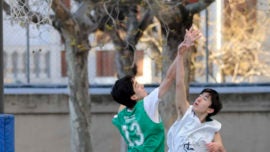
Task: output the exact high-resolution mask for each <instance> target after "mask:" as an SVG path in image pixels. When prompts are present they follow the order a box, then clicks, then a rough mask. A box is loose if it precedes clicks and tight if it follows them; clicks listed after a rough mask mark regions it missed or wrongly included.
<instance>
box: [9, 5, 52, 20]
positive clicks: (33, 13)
mask: <svg viewBox="0 0 270 152" xmlns="http://www.w3.org/2000/svg"><path fill="white" fill-rule="evenodd" d="M22 1H23V0H7V3H9V5H10V10H11V16H10V19H11V20H12V21H15V22H19V23H33V24H36V25H40V24H44V23H49V24H50V23H51V19H50V14H52V13H51V4H52V0H26V1H25V3H22ZM33 18H36V20H35V22H32V19H33Z"/></svg>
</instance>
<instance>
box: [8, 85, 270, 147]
mask: <svg viewBox="0 0 270 152" xmlns="http://www.w3.org/2000/svg"><path fill="white" fill-rule="evenodd" d="M267 88H269V87H268V86H267ZM192 89H193V90H192ZM223 89H224V88H221V89H219V88H218V89H217V90H218V91H219V92H221V98H222V101H223V103H224V109H223V110H222V112H221V113H220V114H219V115H218V116H216V117H215V118H216V119H217V120H219V121H221V122H222V124H223V126H222V130H221V134H222V137H223V142H224V145H225V147H226V149H227V151H228V152H269V149H270V144H269V141H270V131H269V126H270V94H269V92H268V91H258V89H257V88H253V87H251V88H248V89H247V90H249V91H248V92H247V91H243V90H242V91H239V89H238V91H237V87H234V88H233V89H232V90H233V91H227V92H226V91H224V90H223ZM254 89H255V90H254ZM191 90H192V91H191V93H192V94H191V96H190V98H191V100H193V99H194V98H195V97H196V96H197V93H198V91H196V90H201V88H195V89H194V88H192V87H191ZM225 90H230V89H225ZM241 92H242V93H241ZM93 94H94V93H93ZM4 99H5V113H12V114H15V149H16V152H69V151H70V129H69V115H68V96H67V95H66V94H41V93H40V94H36V93H35V94H12V93H9V94H5V96H4ZM91 99H92V112H93V119H92V134H93V147H94V151H95V152H119V151H120V136H119V134H118V131H117V130H116V129H115V128H114V127H113V125H112V124H111V118H112V117H113V115H114V114H115V112H116V111H117V108H118V105H117V104H116V103H114V102H113V101H112V99H111V97H110V96H109V95H108V93H105V94H100V93H99V94H95V95H92V96H91Z"/></svg>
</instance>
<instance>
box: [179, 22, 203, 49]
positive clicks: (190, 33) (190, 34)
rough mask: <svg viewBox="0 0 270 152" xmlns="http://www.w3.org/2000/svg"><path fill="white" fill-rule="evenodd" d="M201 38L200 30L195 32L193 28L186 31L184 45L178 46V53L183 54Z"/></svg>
mask: <svg viewBox="0 0 270 152" xmlns="http://www.w3.org/2000/svg"><path fill="white" fill-rule="evenodd" d="M200 37H201V32H200V31H199V30H195V29H193V28H192V27H191V28H190V29H189V30H186V34H185V38H184V41H183V42H182V43H180V44H179V46H178V52H179V53H180V54H183V53H184V52H185V50H186V48H189V47H191V46H192V45H194V42H195V41H196V40H197V39H199V38H200Z"/></svg>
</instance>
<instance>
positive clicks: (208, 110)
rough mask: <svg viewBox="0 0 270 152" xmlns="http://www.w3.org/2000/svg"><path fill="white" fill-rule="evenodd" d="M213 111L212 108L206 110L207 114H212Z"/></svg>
mask: <svg viewBox="0 0 270 152" xmlns="http://www.w3.org/2000/svg"><path fill="white" fill-rule="evenodd" d="M214 111H215V110H214V109H213V108H208V109H207V113H213V112H214Z"/></svg>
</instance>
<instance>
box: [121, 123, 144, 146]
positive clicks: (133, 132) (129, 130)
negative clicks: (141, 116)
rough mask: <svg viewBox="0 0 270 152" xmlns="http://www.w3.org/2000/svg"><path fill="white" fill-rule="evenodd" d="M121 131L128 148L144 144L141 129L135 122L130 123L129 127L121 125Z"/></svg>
mask: <svg viewBox="0 0 270 152" xmlns="http://www.w3.org/2000/svg"><path fill="white" fill-rule="evenodd" d="M122 130H123V131H124V136H125V138H126V140H127V142H128V145H129V146H130V147H133V146H140V145H142V144H143V142H144V135H143V133H142V131H141V128H140V126H139V124H138V123H137V122H134V121H133V122H132V123H131V124H129V125H123V126H122Z"/></svg>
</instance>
